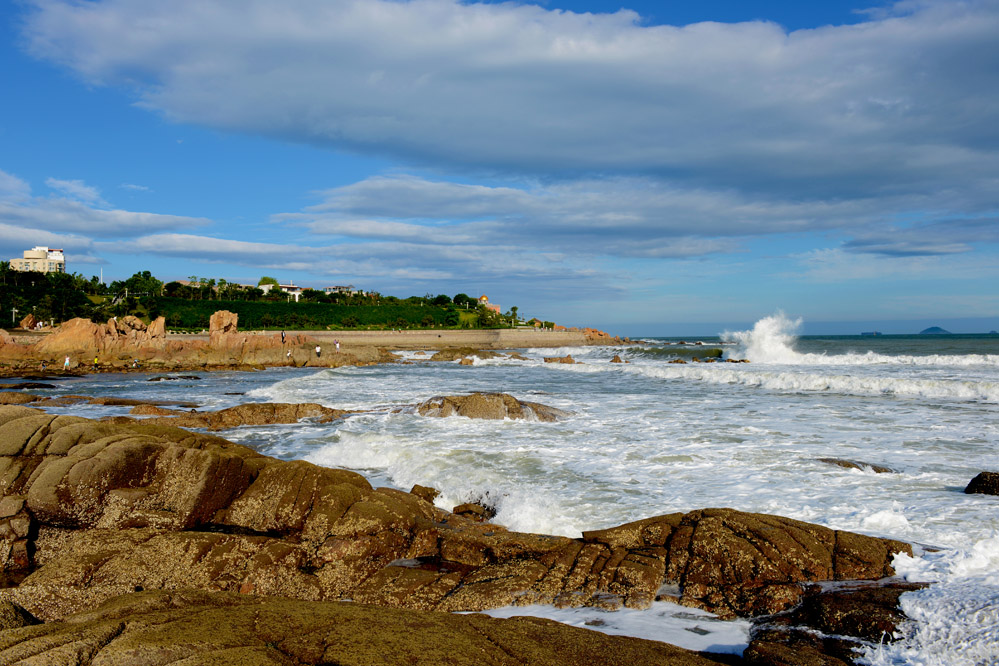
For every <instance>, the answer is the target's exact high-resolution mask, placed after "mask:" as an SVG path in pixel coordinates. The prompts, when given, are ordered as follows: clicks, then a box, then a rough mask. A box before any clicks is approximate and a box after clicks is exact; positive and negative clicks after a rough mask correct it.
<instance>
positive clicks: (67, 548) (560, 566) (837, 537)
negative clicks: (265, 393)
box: [0, 312, 913, 666]
mask: <svg viewBox="0 0 999 666" xmlns="http://www.w3.org/2000/svg"><path fill="white" fill-rule="evenodd" d="M597 338H599V336H597ZM594 341H596V342H598V343H599V340H598V339H594V340H591V341H590V342H594ZM0 342H2V343H3V344H2V345H0V359H2V362H3V363H4V364H5V365H6V366H7V368H8V369H9V370H11V371H12V372H11V374H20V375H25V374H26V373H28V372H31V371H34V370H37V368H36V367H35V365H36V364H37V363H38V362H39V359H42V360H44V359H55V360H56V361H57V360H60V359H62V358H65V356H70V357H71V360H72V366H73V367H71V368H70V371H69V372H70V373H73V372H79V371H80V370H81V369H83V370H86V371H88V372H89V371H91V370H92V368H90V367H88V366H89V365H92V363H91V362H92V361H93V356H96V357H97V359H98V365H99V369H101V370H105V371H107V370H117V371H122V370H127V369H130V368H131V366H132V365H133V364H134V363H135V361H136V360H138V362H139V364H140V367H141V368H143V369H146V370H148V369H150V368H156V369H163V370H187V369H198V370H202V369H205V370H214V369H223V368H241V369H251V368H255V367H263V366H268V365H285V364H288V365H291V364H294V365H308V366H315V367H335V366H338V365H358V364H367V363H379V362H387V361H396V360H397V359H396V357H395V356H394V355H393V354H391V353H390V351H389V348H388V347H379V346H372V345H370V344H358V345H351V344H349V343H347V344H343V345H342V347H341V351H340V352H339V353H337V352H335V351H334V349H333V346H332V345H330V344H328V343H326V342H325V341H321V340H317V339H316V338H313V337H309V336H306V335H302V334H298V333H293V334H290V335H286V336H285V340H284V341H283V342H282V340H281V336H280V335H254V334H242V333H239V332H238V330H237V328H236V319H235V316H234V315H231V314H230V313H226V312H220V313H216V316H214V317H213V318H212V326H211V331H210V334H209V336H208V337H207V338H206V339H192V340H184V341H176V340H172V339H170V338H168V336H167V335H166V334H165V331H164V329H163V326H162V321H158V322H154V324H153V325H152V326H148V327H147V326H145V325H143V324H142V322H140V321H139V320H137V319H134V318H130V317H125V318H122V319H121V320H118V321H115V320H112V321H109V322H108V323H107V324H93V323H91V322H88V321H83V320H74V321H71V322H67V323H66V324H64V325H63V326H62V327H61V329H60V330H59V331H58V332H56V333H53V334H50V335H48V336H45V337H44V338H42V339H40V340H37V341H35V342H33V343H32V344H30V345H26V344H23V343H21V342H19V341H18V340H16V339H13V338H11V336H6V337H2V339H0ZM605 342H606V340H605ZM317 344H319V345H320V346H321V347H322V350H321V354H316V352H315V346H316V345H317ZM439 348H441V349H444V350H445V351H443V352H439V353H438V355H437V356H435V357H434V360H462V359H464V360H462V362H465V361H468V362H469V363H471V361H470V360H469V357H470V355H472V354H476V353H477V354H478V355H480V356H481V357H485V356H488V355H490V354H492V353H493V352H476V351H475V349H474V348H470V347H465V346H463V345H460V344H453V345H452V344H444V343H442V344H441V345H440V347H439ZM81 359H82V360H81ZM50 363H52V364H53V365H54V364H55V363H54V361H52V360H50ZM29 387H35V388H38V389H44V388H46V386H45V384H44V383H43V382H29V383H25V382H21V383H20V384H17V385H13V386H12V387H11V388H19V389H21V390H19V391H11V392H6V393H4V392H0V571H2V573H3V577H4V580H5V581H6V586H5V587H4V588H3V589H0V663H3V664H6V663H12V664H13V663H23V664H64V663H73V664H77V663H79V664H112V663H113V664H135V665H146V664H163V663H184V664H235V663H238V664H282V665H284V664H320V663H323V664H326V663H336V664H593V663H629V664H631V663H634V664H692V665H694V664H760V665H765V664H795V665H798V664H823V665H826V666H830V665H832V666H835V665H836V664H849V663H853V659H854V658H855V656H856V652H855V649H856V648H857V647H858V646H860V645H862V644H864V643H867V644H870V643H871V642H877V641H878V640H882V639H883V638H884V637H887V639H888V640H890V637H891V634H892V632H893V630H894V627H895V626H896V625H897V623H898V622H900V621H902V620H903V619H904V618H903V616H902V615H901V612H900V611H899V610H898V596H899V595H900V594H902V593H903V592H905V591H907V590H909V589H913V586H910V585H905V584H901V583H899V582H897V581H893V580H891V579H890V577H891V576H892V575H893V574H894V572H893V570H892V566H891V562H892V558H893V556H894V554H895V553H898V552H902V553H910V554H911V548H910V546H909V545H908V544H906V543H903V542H899V541H893V540H890V539H879V538H874V537H869V536H864V535H860V534H854V533H850V532H844V531H837V530H831V529H828V528H825V527H821V526H818V525H812V524H809V523H804V522H801V521H796V520H791V519H788V518H784V517H781V516H774V515H765V514H754V513H745V512H741V511H737V510H734V509H728V508H709V509H702V510H698V511H691V512H688V513H682V514H681V513H675V514H667V515H660V516H653V517H650V518H646V519H644V520H639V521H636V522H632V523H628V524H625V525H620V526H617V527H613V528H609V529H604V530H595V531H591V532H585V533H583V535H582V536H581V537H580V538H575V539H573V538H567V537H562V536H551V535H544V534H528V533H518V532H513V531H510V530H508V529H507V528H505V527H504V526H502V525H499V524H495V523H492V522H490V518H491V516H492V515H493V513H494V512H492V511H491V509H490V507H487V506H480V505H476V504H463V505H459V506H455V507H441V506H437V505H435V504H434V500H435V498H436V496H437V493H436V491H434V490H433V489H432V488H424V487H422V486H415V487H414V488H413V489H412V491H411V492H402V491H399V490H394V489H389V488H373V487H372V486H371V485H370V483H368V481H367V480H366V479H365V478H364V477H362V476H360V475H358V474H356V473H354V472H351V471H347V470H342V469H328V468H323V467H319V466H316V465H313V464H310V463H307V462H304V461H281V460H277V459H274V458H270V457H267V456H264V455H261V454H259V453H257V452H255V451H253V450H252V449H250V448H247V447H244V446H241V445H238V444H235V443H232V442H230V441H228V440H226V439H224V438H222V437H219V436H217V435H215V434H212V433H215V432H221V431H225V430H227V429H230V428H235V427H240V426H246V425H251V426H259V425H267V424H273V423H295V422H298V421H300V420H303V419H305V420H309V421H311V422H316V423H329V422H335V421H337V420H340V419H345V418H351V417H352V415H353V414H354V413H355V412H348V411H343V410H337V409H332V408H329V407H324V406H322V405H318V404H311V403H309V404H274V403H251V404H244V405H238V406H235V407H230V408H228V409H222V410H219V411H214V412H211V411H199V410H198V409H196V408H197V407H198V406H197V405H192V404H178V403H171V402H167V401H158V402H157V401H152V402H150V401H140V400H135V399H131V398H127V397H120V398H112V397H101V398H91V397H88V396H65V395H64V396H60V397H58V398H47V397H44V396H42V395H38V394H32V393H28V392H27V391H26V390H25V389H27V388H29ZM70 403H72V404H99V405H120V406H130V407H131V408H132V409H131V413H130V415H129V416H116V417H108V418H105V419H104V420H101V421H95V420H90V419H86V418H82V417H76V416H65V415H54V414H50V413H47V412H45V411H44V409H45V408H46V407H49V406H56V405H64V404H70ZM39 407H40V408H41V409H39ZM404 409H408V410H411V411H412V413H414V414H417V415H420V416H422V417H449V416H451V417H454V416H457V417H467V418H494V419H530V420H536V421H554V420H561V419H564V418H569V417H570V416H571V415H570V414H568V413H566V412H563V411H561V410H558V409H554V408H552V407H548V406H546V405H543V404H541V403H536V402H526V401H521V400H519V399H517V398H515V397H514V396H510V395H506V394H502V393H475V394H471V395H450V396H448V395H441V396H436V397H433V398H430V399H428V400H424V401H423V402H420V403H414V404H412V405H410V406H409V407H406V408H404ZM190 429H194V430H193V431H192V430H190ZM847 462H849V461H847ZM836 464H841V463H840V462H836ZM858 464H859V463H858ZM657 600H658V601H673V602H676V603H679V604H682V605H686V606H690V607H693V608H698V609H703V610H707V611H710V612H713V613H715V614H717V615H719V616H720V617H722V618H733V617H745V618H754V629H753V633H752V641H751V643H750V646H749V649H748V650H747V651H746V653H745V655H744V656H743V657H736V656H733V655H718V654H699V653H693V652H690V651H687V650H683V649H681V648H678V647H675V646H671V645H667V644H665V643H660V642H654V641H648V640H641V639H637V638H630V637H623V636H610V635H605V634H601V633H597V632H594V631H589V630H584V629H578V628H573V627H568V626H565V625H561V624H558V623H555V622H551V621H547V620H539V619H535V618H514V619H509V620H500V619H494V618H490V617H486V616H483V615H478V614H472V615H458V614H455V612H457V611H460V612H474V611H481V610H486V609H492V608H499V607H506V606H517V605H527V604H548V605H552V606H556V607H571V608H575V607H582V606H587V607H594V608H599V609H604V610H607V611H613V610H616V609H620V608H624V607H628V608H639V609H641V608H647V607H648V606H649V605H651V604H652V603H653V602H654V601H657Z"/></svg>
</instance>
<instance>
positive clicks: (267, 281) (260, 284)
mask: <svg viewBox="0 0 999 666" xmlns="http://www.w3.org/2000/svg"><path fill="white" fill-rule="evenodd" d="M265 284H270V285H274V286H275V287H277V286H278V285H279V284H280V283H279V282H278V281H277V278H272V277H270V276H269V275H265V276H263V277H262V278H260V281H259V282H257V286H258V287H263V286H264V285H265Z"/></svg>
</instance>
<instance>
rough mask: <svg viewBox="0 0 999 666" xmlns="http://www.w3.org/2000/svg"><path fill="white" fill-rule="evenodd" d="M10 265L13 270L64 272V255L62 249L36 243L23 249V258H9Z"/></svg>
mask: <svg viewBox="0 0 999 666" xmlns="http://www.w3.org/2000/svg"><path fill="white" fill-rule="evenodd" d="M10 267H11V268H12V269H13V270H15V271H36V272H38V273H65V272H66V255H65V254H64V253H63V251H62V250H57V249H55V248H51V249H50V248H48V247H45V246H44V245H38V246H36V247H33V248H31V249H30V250H25V251H24V257H23V258H21V259H11V260H10Z"/></svg>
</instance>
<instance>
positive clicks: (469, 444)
mask: <svg viewBox="0 0 999 666" xmlns="http://www.w3.org/2000/svg"><path fill="white" fill-rule="evenodd" d="M795 331H796V322H793V321H790V320H788V319H787V318H785V317H783V316H781V315H775V316H773V317H768V318H765V319H763V320H761V321H759V322H757V324H756V325H755V326H754V328H753V329H752V330H748V331H734V332H722V334H721V335H720V336H719V337H717V338H700V339H691V338H688V339H686V340H679V339H676V338H648V339H645V340H642V341H636V342H634V343H632V344H626V345H621V346H615V347H587V348H566V349H559V350H552V349H528V350H520V351H521V353H522V354H523V355H524V356H526V357H528V358H529V360H526V361H522V360H514V359H510V358H505V357H504V358H497V359H490V360H478V361H476V363H475V364H474V366H472V367H468V366H461V365H458V364H457V363H438V362H426V361H425V359H427V358H429V353H427V354H425V353H421V352H406V353H404V354H402V356H403V357H404V358H405V360H408V361H412V364H394V365H380V366H369V367H349V368H337V369H328V370H318V371H317V370H316V369H308V368H300V369H291V368H274V369H269V370H266V371H262V372H256V373H204V374H200V375H198V378H197V379H174V380H173V381H157V382H150V381H148V380H149V379H150V378H151V376H150V375H148V374H142V373H138V374H128V375H97V376H93V377H84V378H80V379H74V380H68V381H65V382H60V386H59V388H58V389H52V390H49V391H39V392H40V393H42V392H44V393H48V394H50V395H58V394H62V393H76V394H85V395H95V396H96V395H114V396H122V397H132V398H149V399H166V400H185V401H192V402H195V403H197V404H199V405H200V406H201V407H202V408H204V409H220V408H223V407H228V406H232V405H235V404H239V403H241V402H247V401H264V402H268V401H275V402H319V403H322V404H324V405H327V406H331V407H337V408H342V409H363V410H368V411H367V413H364V414H360V415H357V416H353V417H350V418H347V419H346V420H344V421H342V422H338V423H333V424H326V425H321V424H313V423H300V424H296V425H290V426H267V427H249V428H240V429H236V430H231V431H227V432H224V433H221V434H222V435H223V436H225V437H227V438H228V439H231V440H233V441H236V442H239V443H242V444H245V445H248V446H251V447H253V448H255V449H257V450H259V451H260V452H262V453H265V454H268V455H272V456H275V457H278V458H282V459H304V460H308V461H311V462H314V463H316V464H319V465H325V466H330V467H345V468H348V469H352V470H355V471H357V472H360V473H361V474H364V475H365V476H366V477H367V478H368V479H369V480H370V481H371V483H372V484H373V485H376V486H391V487H395V488H401V489H404V490H408V489H409V488H411V487H412V486H413V484H417V483H418V484H421V485H424V486H432V487H434V488H437V489H438V490H439V491H440V492H441V495H440V497H439V498H438V500H437V503H438V505H439V506H442V507H444V508H447V509H450V508H451V507H452V506H454V505H455V504H458V503H462V502H466V501H470V500H478V501H482V502H485V503H487V504H490V505H492V506H495V507H496V509H497V516H496V518H495V519H494V520H495V521H496V522H498V523H501V524H504V525H506V526H508V527H509V528H511V529H513V530H518V531H527V532H541V533H548V534H559V535H565V536H570V537H576V536H579V535H580V533H581V532H582V531H583V530H590V529H599V528H604V527H610V526H614V525H618V524H621V523H624V522H627V521H631V520H636V519H640V518H646V517H650V516H655V515H660V514H665V513H672V512H686V511H691V510H694V509H700V508H707V507H730V508H734V509H739V510H743V511H754V512H763V513H772V514H778V515H782V516H788V517H791V518H796V519H799V520H805V521H808V522H812V523H818V524H820V525H825V526H828V527H831V528H835V529H845V530H852V531H856V532H861V533H864V534H871V535H875V536H885V537H891V538H895V539H901V540H906V541H909V542H911V543H913V544H915V546H916V549H915V550H916V556H915V557H911V558H910V557H906V556H899V557H897V558H896V562H895V567H896V570H897V571H898V573H899V575H900V576H902V577H904V578H906V579H908V580H918V581H932V582H934V583H935V584H934V585H932V586H931V587H929V588H928V589H925V590H921V591H918V592H910V593H907V594H905V595H903V597H902V603H903V607H904V609H905V611H906V612H907V614H908V615H909V616H910V617H911V618H912V621H911V622H909V623H907V624H906V625H905V626H903V628H902V631H903V634H904V635H903V637H902V639H901V640H899V641H897V642H895V643H891V644H886V645H882V646H874V647H872V648H870V649H869V650H868V651H867V652H866V653H865V655H864V657H863V661H864V663H868V664H873V665H879V666H881V665H887V664H920V665H935V664H940V665H945V664H946V665H948V666H961V665H964V664H968V665H974V666H979V665H994V664H999V497H994V496H985V495H966V494H964V493H963V489H964V487H965V486H966V485H967V483H968V482H969V481H970V480H971V479H972V478H973V477H974V476H975V475H976V474H977V473H978V472H980V471H983V470H989V471H999V418H997V417H999V336H995V335H992V336H986V335H982V336H951V335H945V336H936V335H934V336H927V335H914V336H834V337H821V336H808V337H799V336H797V335H796V333H795ZM681 343H685V344H681ZM697 343H701V344H697ZM705 348H720V349H722V350H723V354H724V357H725V358H731V359H747V360H748V361H749V363H740V364H732V363H724V362H718V363H695V362H692V361H691V359H690V357H691V356H692V355H697V354H698V353H700V351H701V350H703V349H705ZM565 354H571V355H572V356H573V357H574V358H575V359H576V360H578V361H580V363H579V364H576V365H568V364H548V363H544V362H543V360H542V357H543V356H556V355H559V356H561V355H565ZM615 354H617V355H620V356H621V358H622V359H624V360H626V361H628V363H622V364H616V363H610V359H611V358H612V357H613V356H614V355H615ZM678 356H679V357H681V358H684V359H686V360H688V362H687V363H685V364H677V363H670V361H672V360H674V359H676V358H678ZM178 374H185V375H190V374H192V373H178ZM193 374H195V375H197V374H198V373H193ZM472 391H501V392H505V393H510V394H512V395H514V396H516V397H517V398H519V399H521V400H528V401H533V402H541V403H544V404H547V405H551V406H553V407H558V408H560V409H563V410H566V411H569V412H571V416H570V417H569V418H566V419H564V420H562V421H560V422H557V423H540V422H530V421H479V420H471V419H466V418H463V417H452V418H446V419H437V418H428V417H421V416H418V415H416V414H415V413H414V410H413V409H412V408H411V406H412V405H414V404H415V403H418V402H420V401H423V400H425V399H427V398H430V397H432V396H435V395H454V394H464V393H469V392H472ZM53 411H56V410H53ZM58 411H61V412H68V413H76V414H80V415H82V416H88V417H91V418H97V417H100V416H104V415H121V414H126V413H127V411H128V408H121V407H97V406H91V405H86V406H76V407H68V408H62V409H60V410H58ZM821 458H838V459H845V460H850V461H854V462H858V463H862V464H866V465H868V466H862V468H861V469H847V468H843V467H839V466H836V465H832V464H829V463H827V462H822V461H820V459H821ZM874 465H876V466H880V467H886V468H889V470H890V471H888V472H884V473H877V472H875V471H874V469H873V468H872V467H870V466H874ZM490 614H492V615H496V616H510V615H525V614H532V615H539V616H543V617H549V618H552V619H556V620H559V621H562V622H566V623H570V624H575V625H579V626H588V627H590V628H593V629H597V630H601V631H606V632H609V633H621V634H627V635H634V636H640V637H643V638H649V639H653V640H664V641H667V642H670V643H674V644H676V645H680V646H682V647H687V648H690V649H696V650H712V651H717V652H730V653H740V652H741V651H742V650H743V649H744V648H745V646H746V643H747V641H748V628H749V624H748V623H747V622H745V621H742V620H736V621H724V622H723V621H719V620H718V619H717V618H714V617H713V616H711V615H710V614H707V613H703V612H700V611H694V610H692V609H689V608H682V607H679V606H675V605H672V604H666V603H656V604H654V605H653V607H652V609H650V610H646V611H636V610H622V611H617V612H604V611H598V610H593V609H575V610H557V609H553V608H548V607H538V606H533V607H517V608H507V609H497V610H496V611H492V612H491V613H490Z"/></svg>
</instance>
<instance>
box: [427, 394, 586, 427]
mask: <svg viewBox="0 0 999 666" xmlns="http://www.w3.org/2000/svg"><path fill="white" fill-rule="evenodd" d="M416 411H417V413H419V414H420V415H421V416H439V417H446V416H466V417H468V418H470V419H536V420H538V421H545V422H552V421H557V420H559V419H561V418H565V417H566V416H568V415H569V413H568V412H566V411H563V410H561V409H557V408H555V407H549V406H548V405H542V404H541V403H539V402H524V401H520V400H517V399H516V398H514V397H513V396H512V395H509V394H506V393H472V394H471V395H443V396H436V397H433V398H430V399H429V400H426V401H424V402H421V403H420V404H419V405H417V406H416Z"/></svg>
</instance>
